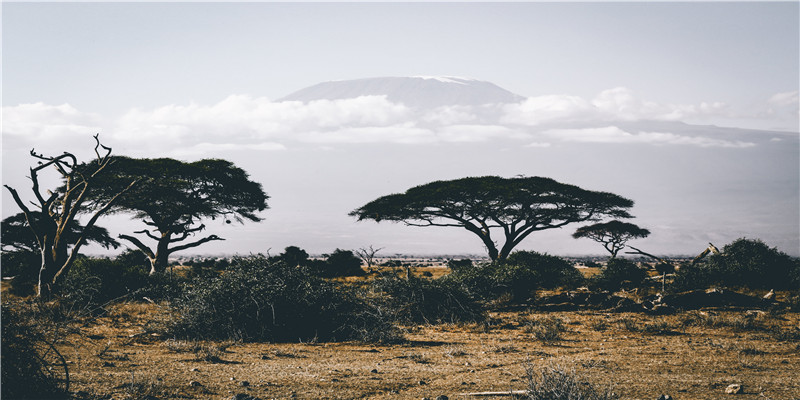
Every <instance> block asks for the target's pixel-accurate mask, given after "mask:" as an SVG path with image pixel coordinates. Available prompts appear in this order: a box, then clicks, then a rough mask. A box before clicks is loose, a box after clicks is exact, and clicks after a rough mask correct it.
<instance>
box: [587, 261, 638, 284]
mask: <svg viewBox="0 0 800 400" xmlns="http://www.w3.org/2000/svg"><path fill="white" fill-rule="evenodd" d="M646 278H647V271H645V270H644V269H642V268H639V267H638V266H637V265H636V264H634V263H633V262H632V261H630V260H626V259H624V258H612V259H610V260H608V263H606V266H605V267H603V269H602V270H601V271H600V274H599V275H597V276H596V277H595V278H594V283H595V284H596V285H597V286H599V287H600V288H602V289H605V290H619V289H623V288H632V287H639V286H641V285H642V282H644V280H645V279H646Z"/></svg>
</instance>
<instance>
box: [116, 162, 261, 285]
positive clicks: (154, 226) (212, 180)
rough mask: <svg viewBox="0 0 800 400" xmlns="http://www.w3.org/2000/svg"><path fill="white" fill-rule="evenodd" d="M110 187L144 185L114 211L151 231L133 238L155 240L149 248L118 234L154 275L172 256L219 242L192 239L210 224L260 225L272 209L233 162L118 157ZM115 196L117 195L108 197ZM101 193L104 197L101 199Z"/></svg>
mask: <svg viewBox="0 0 800 400" xmlns="http://www.w3.org/2000/svg"><path fill="white" fill-rule="evenodd" d="M107 177H108V178H107V179H108V182H106V185H104V187H105V188H112V189H113V188H114V186H116V184H121V183H124V182H126V181H127V180H129V179H131V178H134V179H138V180H139V184H138V185H137V187H135V188H134V189H133V190H130V191H129V192H128V193H126V194H125V195H124V196H122V197H120V198H119V199H118V201H117V203H115V204H114V207H113V209H112V211H113V212H117V213H133V215H134V218H137V219H140V220H141V221H142V222H143V223H144V224H145V225H146V226H147V229H143V230H140V231H137V232H134V233H137V234H143V235H145V236H147V237H148V238H150V239H152V240H155V241H156V245H155V246H154V247H152V248H151V247H150V246H148V245H146V244H145V243H144V242H142V240H140V239H139V238H137V237H135V236H132V235H125V234H122V235H119V238H120V239H124V240H127V241H128V242H130V243H132V244H133V245H134V246H136V248H138V249H139V250H140V251H142V252H143V253H144V254H145V255H146V256H147V258H148V259H149V260H150V264H151V268H150V273H151V274H153V273H156V272H163V271H164V270H165V269H166V267H167V264H168V259H169V256H170V254H173V253H175V252H177V251H181V250H186V249H189V248H193V247H197V246H200V245H202V244H204V243H207V242H210V241H214V240H224V239H223V238H221V237H219V236H217V235H209V236H205V237H202V238H199V239H194V240H192V239H191V238H194V236H195V235H196V234H197V233H199V232H201V231H202V230H204V229H205V225H204V224H203V223H202V221H203V220H205V219H212V220H214V219H217V218H223V219H224V221H225V222H227V223H230V222H231V220H235V221H237V222H244V220H249V221H253V222H258V221H261V218H260V217H259V216H258V215H256V213H257V212H258V211H263V210H265V209H266V208H267V199H269V196H267V194H266V193H264V190H263V189H262V187H261V184H259V183H257V182H253V181H251V180H250V179H249V177H248V174H247V172H245V171H244V170H242V169H241V168H239V167H237V166H236V165H234V164H233V163H232V162H230V161H227V160H221V159H205V160H200V161H195V162H183V161H179V160H175V159H171V158H158V159H135V158H128V157H115V159H114V163H113V164H112V166H111V168H110V171H109V173H108V174H107ZM111 193H113V190H111V191H109V192H108V194H111ZM102 194H103V193H102V192H100V196H101V197H102Z"/></svg>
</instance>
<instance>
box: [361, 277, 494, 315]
mask: <svg viewBox="0 0 800 400" xmlns="http://www.w3.org/2000/svg"><path fill="white" fill-rule="evenodd" d="M373 291H375V292H377V293H379V294H380V298H382V299H383V301H384V304H385V307H386V308H387V309H388V310H390V311H391V312H392V314H393V319H394V320H396V321H398V322H401V323H424V324H430V323H458V322H479V321H484V320H486V313H485V312H484V310H483V308H482V306H481V305H480V304H479V303H478V302H476V301H475V299H474V298H473V297H472V296H470V295H469V293H468V292H467V291H466V290H465V289H464V287H462V286H461V285H460V284H459V283H457V282H455V281H453V280H448V279H441V278H440V279H428V278H418V277H416V276H414V275H410V274H409V275H408V277H407V278H401V277H398V276H397V274H395V273H391V272H390V273H386V274H383V275H382V276H380V277H379V278H378V279H376V280H375V281H374V282H373Z"/></svg>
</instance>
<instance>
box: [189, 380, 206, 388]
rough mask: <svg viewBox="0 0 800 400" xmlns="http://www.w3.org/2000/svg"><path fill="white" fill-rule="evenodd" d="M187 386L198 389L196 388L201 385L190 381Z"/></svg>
mask: <svg viewBox="0 0 800 400" xmlns="http://www.w3.org/2000/svg"><path fill="white" fill-rule="evenodd" d="M189 386H192V387H198V386H203V385H202V384H201V383H200V382H198V381H190V382H189Z"/></svg>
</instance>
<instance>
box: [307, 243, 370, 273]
mask: <svg viewBox="0 0 800 400" xmlns="http://www.w3.org/2000/svg"><path fill="white" fill-rule="evenodd" d="M324 256H325V257H326V259H325V260H314V261H309V267H310V268H311V270H312V271H314V272H315V273H316V274H317V275H319V276H322V277H326V278H333V277H337V276H358V275H364V274H365V272H364V270H363V269H361V259H360V258H358V257H356V255H355V254H353V252H352V251H350V250H341V249H336V250H334V251H333V253H331V254H325V255H324Z"/></svg>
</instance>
